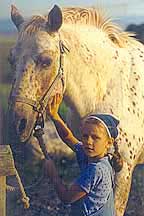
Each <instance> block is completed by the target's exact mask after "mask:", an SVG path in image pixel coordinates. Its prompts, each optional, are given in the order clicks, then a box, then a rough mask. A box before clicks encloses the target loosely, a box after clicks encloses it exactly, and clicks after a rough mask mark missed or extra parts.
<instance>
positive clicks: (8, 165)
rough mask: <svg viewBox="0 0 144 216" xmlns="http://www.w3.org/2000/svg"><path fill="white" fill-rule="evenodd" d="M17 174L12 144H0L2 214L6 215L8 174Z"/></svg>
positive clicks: (0, 213) (0, 208)
mask: <svg viewBox="0 0 144 216" xmlns="http://www.w3.org/2000/svg"><path fill="white" fill-rule="evenodd" d="M15 174H16V172H15V165H14V160H13V156H12V152H11V149H10V146H9V145H0V216H6V176H10V175H15Z"/></svg>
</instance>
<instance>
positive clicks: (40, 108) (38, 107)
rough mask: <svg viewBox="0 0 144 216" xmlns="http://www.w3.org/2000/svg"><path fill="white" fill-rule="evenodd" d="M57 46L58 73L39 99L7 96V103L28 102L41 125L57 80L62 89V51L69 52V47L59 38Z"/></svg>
mask: <svg viewBox="0 0 144 216" xmlns="http://www.w3.org/2000/svg"><path fill="white" fill-rule="evenodd" d="M59 48H60V61H59V69H58V73H57V75H56V77H55V79H54V80H53V82H52V84H51V85H50V86H49V87H48V89H47V90H46V92H45V93H44V95H43V96H42V97H41V98H40V100H39V101H35V100H32V99H29V98H25V97H21V96H19V95H10V98H9V104H10V103H12V104H13V103H15V102H21V103H25V104H28V105H30V106H32V107H33V110H34V111H37V112H38V114H39V115H38V119H37V120H39V119H40V120H39V122H40V121H41V125H42V126H43V127H44V120H43V119H44V118H43V113H44V111H45V109H46V106H47V103H48V100H49V98H50V96H51V94H52V92H53V89H54V88H55V86H56V85H57V83H58V81H59V80H61V81H62V85H63V89H64V84H65V83H64V53H65V52H66V51H68V52H69V49H68V48H67V47H66V46H65V45H64V44H63V42H62V41H61V40H60V41H59ZM36 125H37V123H36Z"/></svg>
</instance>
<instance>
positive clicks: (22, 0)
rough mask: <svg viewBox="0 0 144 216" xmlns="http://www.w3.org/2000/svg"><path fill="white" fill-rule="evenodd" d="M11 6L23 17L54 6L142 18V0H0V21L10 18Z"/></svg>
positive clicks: (43, 12) (143, 7) (143, 3)
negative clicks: (104, 10)
mask: <svg viewBox="0 0 144 216" xmlns="http://www.w3.org/2000/svg"><path fill="white" fill-rule="evenodd" d="M11 4H14V5H16V7H17V8H18V9H19V11H21V13H22V14H23V16H25V17H27V16H31V15H34V14H46V13H47V11H48V9H49V8H52V7H53V5H54V4H57V5H59V6H60V7H63V6H89V7H90V6H96V5H100V6H104V7H105V8H107V10H108V12H110V14H112V15H114V16H126V15H129V16H131V15H132V16H144V0H119V1H116V0H0V19H3V18H8V17H10V6H11Z"/></svg>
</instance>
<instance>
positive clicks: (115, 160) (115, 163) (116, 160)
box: [108, 140, 123, 172]
mask: <svg viewBox="0 0 144 216" xmlns="http://www.w3.org/2000/svg"><path fill="white" fill-rule="evenodd" d="M113 146H114V149H115V150H114V153H113V154H111V153H108V156H109V155H112V158H110V157H109V162H110V164H111V166H112V167H113V169H114V170H115V172H120V171H121V169H122V168H123V159H122V157H121V155H120V153H119V150H118V144H117V141H116V140H114V143H113Z"/></svg>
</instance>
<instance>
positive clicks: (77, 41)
mask: <svg viewBox="0 0 144 216" xmlns="http://www.w3.org/2000/svg"><path fill="white" fill-rule="evenodd" d="M64 37H65V39H64V40H65V41H66V43H67V45H68V47H69V49H70V53H69V54H67V55H66V56H65V64H64V65H65V68H64V70H65V73H66V74H67V76H66V91H65V96H66V98H67V100H68V103H69V104H70V105H71V107H72V108H73V109H75V110H76V111H77V112H78V114H79V115H80V116H84V115H86V114H87V113H90V112H94V111H96V107H98V105H99V104H101V103H102V101H103V98H104V96H105V95H106V91H107V86H108V83H109V82H110V80H111V78H112V77H113V78H114V76H116V73H115V70H114V64H113V63H112V64H111V65H109V62H112V61H110V59H112V56H113V55H114V52H115V49H114V48H112V46H111V45H110V41H109V43H108V42H107V41H106V40H108V38H107V37H105V35H104V33H102V32H100V31H98V30H97V31H94V29H92V31H89V30H87V31H85V30H83V31H82V30H81V31H80V32H77V34H76V31H75V32H74V33H73V32H69V33H68V32H67V34H66V33H65V34H64ZM102 37H103V38H102ZM104 44H106V45H104Z"/></svg>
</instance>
